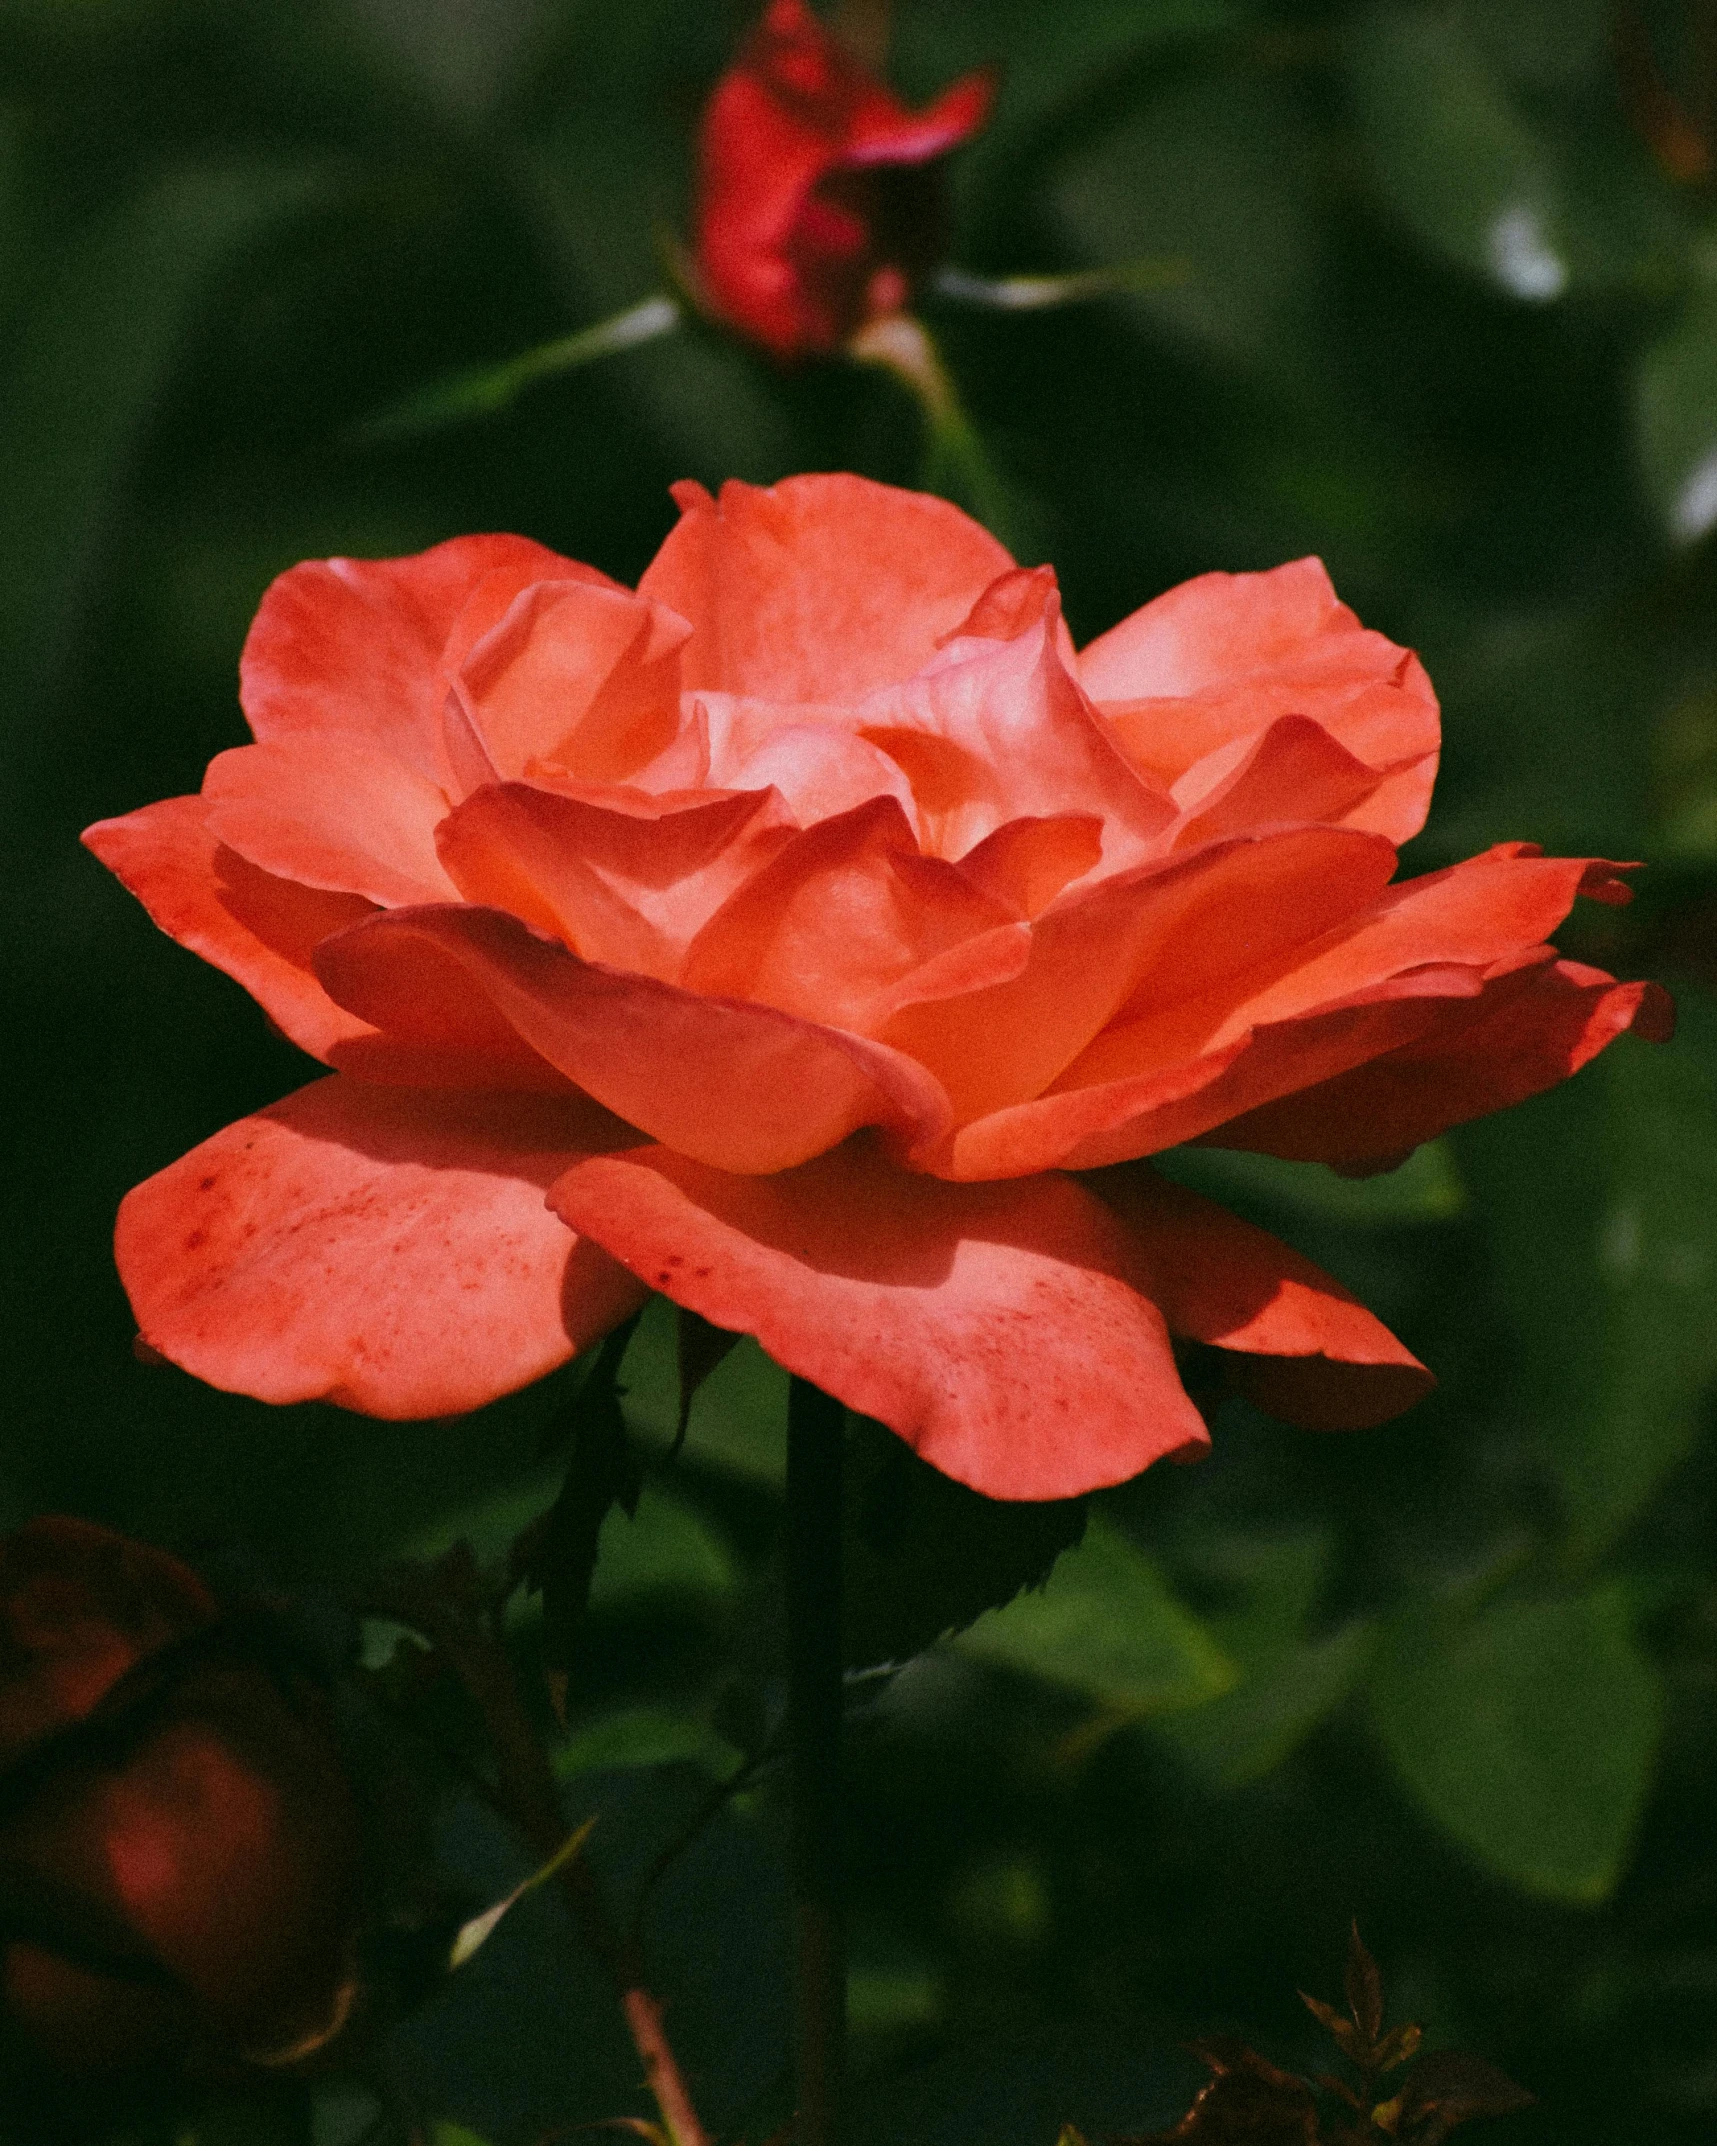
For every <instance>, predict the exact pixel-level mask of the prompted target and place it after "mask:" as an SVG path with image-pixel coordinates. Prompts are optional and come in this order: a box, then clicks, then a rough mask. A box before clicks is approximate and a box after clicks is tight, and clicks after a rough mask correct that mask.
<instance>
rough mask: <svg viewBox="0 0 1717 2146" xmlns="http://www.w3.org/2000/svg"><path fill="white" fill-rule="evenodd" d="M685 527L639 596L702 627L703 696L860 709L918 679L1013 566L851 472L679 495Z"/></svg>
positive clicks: (697, 674) (939, 516) (966, 528)
mask: <svg viewBox="0 0 1717 2146" xmlns="http://www.w3.org/2000/svg"><path fill="white" fill-rule="evenodd" d="M674 497H675V498H676V499H677V500H678V501H679V503H680V507H681V509H682V516H681V520H680V523H679V526H678V527H677V528H676V529H675V530H674V531H673V532H672V534H671V535H670V536H669V538H668V540H667V542H666V543H665V544H664V545H663V546H662V548H661V550H660V551H659V552H658V553H657V554H656V556H655V558H654V559H653V560H652V561H651V563H650V566H649V568H648V570H647V572H646V573H645V575H644V578H643V580H642V581H641V582H640V583H639V584H638V593H639V595H640V596H647V597H650V598H652V599H653V600H654V601H655V602H656V603H659V604H665V605H667V607H668V609H669V610H671V611H677V612H678V613H679V614H680V616H681V617H682V618H685V619H689V620H690V621H691V625H692V637H691V640H690V641H689V642H688V643H687V645H686V647H685V650H684V652H683V656H682V663H683V672H682V677H683V682H684V684H685V685H686V686H687V687H688V688H689V689H691V690H694V691H695V690H697V689H698V688H700V687H706V686H707V687H714V688H715V689H716V690H717V691H719V692H729V693H743V694H749V695H752V696H754V697H755V698H757V699H761V700H776V701H830V702H838V703H843V704H849V705H850V703H851V702H853V701H855V700H857V699H859V698H860V697H861V696H862V695H864V694H866V693H869V692H872V691H874V690H875V689H876V688H877V687H878V686H884V685H892V684H893V683H894V682H895V681H896V680H898V679H902V678H909V677H910V676H911V675H912V673H913V672H914V671H916V670H918V669H920V668H921V667H922V666H923V665H924V664H925V663H927V662H928V661H929V660H930V657H931V656H932V655H933V654H934V653H935V650H936V646H937V643H938V642H939V641H940V639H941V638H942V637H943V636H944V635H945V634H948V633H951V632H952V631H953V630H954V628H955V627H956V626H958V625H959V624H960V622H961V621H962V620H963V619H964V618H965V617H966V615H967V614H968V613H969V612H970V610H971V608H972V606H973V605H974V604H975V603H976V602H977V600H978V598H979V597H980V596H981V595H982V594H983V592H984V591H985V589H986V588H988V587H989V585H990V583H991V582H992V581H994V580H995V579H996V577H997V575H998V574H1002V573H1005V572H1006V571H1007V570H1008V569H1009V568H1010V567H1011V566H1012V565H1013V561H1012V560H1011V559H1010V558H1009V557H1008V554H1007V553H1006V552H1005V551H1004V550H1003V549H1002V547H1001V545H1000V544H998V543H997V542H996V540H995V538H994V537H993V536H991V535H990V534H989V532H988V531H987V530H985V529H982V528H980V527H979V525H978V524H977V523H976V522H975V521H973V520H971V518H970V517H969V516H967V515H964V514H962V513H961V512H960V510H959V508H958V507H952V506H950V505H949V504H948V503H947V501H946V500H942V499H933V498H931V497H929V496H928V495H927V494H925V493H921V492H901V491H896V490H895V489H894V488H893V486H891V485H886V484H873V483H871V482H870V481H869V479H868V478H864V477H852V476H846V475H841V474H835V475H829V476H808V477H788V478H786V479H785V480H784V481H783V482H782V483H780V484H777V485H774V486H771V487H770V488H769V489H767V490H759V489H758V488H757V487H755V486H753V485H749V484H740V483H737V482H734V483H729V484H724V485H723V486H722V488H721V498H720V500H719V501H717V500H714V499H711V497H710V496H709V494H708V493H707V492H706V491H704V489H703V487H702V486H701V485H691V484H682V485H676V486H675V488H674Z"/></svg>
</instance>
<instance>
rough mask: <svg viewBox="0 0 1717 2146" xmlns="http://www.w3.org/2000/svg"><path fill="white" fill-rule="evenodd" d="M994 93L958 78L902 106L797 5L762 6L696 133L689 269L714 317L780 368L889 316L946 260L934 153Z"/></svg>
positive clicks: (799, 0) (792, 0)
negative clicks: (917, 106) (916, 108)
mask: <svg viewBox="0 0 1717 2146" xmlns="http://www.w3.org/2000/svg"><path fill="white" fill-rule="evenodd" d="M993 92H994V83H993V79H992V77H991V76H990V75H988V74H973V75H966V76H964V77H963V78H962V79H961V80H960V81H958V82H956V83H954V84H952V85H951V86H950V87H949V88H948V89H946V90H944V91H943V93H942V94H941V96H940V97H938V98H937V99H936V101H935V102H934V103H933V104H931V105H928V106H926V108H925V109H924V110H923V111H922V112H913V111H909V110H908V109H907V107H906V106H905V105H903V104H902V103H901V102H900V101H899V99H898V98H896V97H895V96H893V95H892V94H891V93H890V92H889V90H888V89H887V88H885V87H884V85H883V84H882V83H880V82H878V81H876V80H874V79H873V78H872V77H871V76H870V75H869V74H867V73H866V72H865V70H864V68H863V67H861V66H860V64H859V63H858V61H857V60H856V59H855V58H854V57H853V56H852V54H851V53H849V52H848V51H847V49H846V47H845V46H844V45H843V44H842V43H841V42H840V40H839V39H838V38H836V37H834V36H833V35H831V34H830V32H829V31H828V30H827V29H825V28H824V26H823V25H822V23H820V22H819V21H818V20H817V18H816V16H815V15H813V14H812V12H811V10H810V9H809V8H808V7H807V6H806V5H805V0H770V4H769V5H768V7H767V8H766V9H765V10H764V14H763V19H762V21H761V22H760V23H759V24H758V25H757V28H756V29H755V30H754V31H753V32H752V34H751V36H750V37H749V38H748V39H747V41H746V43H745V46H744V48H743V49H742V50H741V52H740V54H739V56H738V58H737V59H736V60H735V61H734V63H733V65H732V66H731V67H730V68H729V69H728V71H727V73H726V74H724V75H723V76H722V78H721V80H720V81H719V82H718V83H717V84H716V87H715V89H714V91H713V92H712V94H711V96H710V100H709V103H708V105H707V106H706V108H705V110H704V115H703V121H702V124H701V127H700V129H699V134H698V153H697V184H696V202H695V210H694V260H693V267H694V270H695V274H696V279H697V282H698V285H699V291H700V296H701V297H702V298H703V300H704V302H705V304H706V305H707V306H708V308H709V310H710V311H711V312H712V313H713V314H715V315H716V317H717V318H718V319H721V320H724V321H726V322H727V323H728V325H729V326H731V327H733V328H736V329H738V331H739V332H740V333H741V334H742V335H746V336H749V337H751V338H752V339H753V340H754V341H756V342H759V343H762V344H763V345H764V346H765V347H766V348H767V349H769V350H771V351H773V352H774V353H775V355H776V356H777V357H781V358H795V357H802V356H805V355H807V354H809V353H811V352H816V351H831V350H836V349H838V348H839V347H840V346H841V344H843V343H844V342H845V341H846V340H847V338H848V337H849V336H851V335H852V334H853V333H854V332H855V330H857V329H859V328H861V327H863V326H864V325H865V324H866V322H867V321H871V320H876V319H880V318H883V317H884V316H886V315H888V314H891V313H898V312H899V311H900V310H901V308H902V307H903V306H904V305H905V304H906V303H907V301H908V299H909V298H910V297H911V295H912V292H913V289H914V288H915V286H916V285H917V284H918V282H919V281H920V280H921V278H922V277H923V276H924V275H925V274H926V273H927V272H928V271H929V270H930V269H931V268H933V267H934V266H935V265H936V261H937V258H938V256H939V254H940V252H941V248H942V244H943V240H944V236H945V229H944V226H945V221H946V218H945V200H944V177H945V174H944V172H943V170H942V168H941V159H942V158H943V157H945V156H946V155H947V153H948V152H949V151H950V150H951V149H954V148H957V147H958V146H959V144H960V143H961V142H963V141H965V140H967V139H968V138H969V137H970V136H971V135H973V134H975V133H976V132H977V131H978V129H979V128H980V127H982V125H983V124H984V121H985V119H986V118H987V117H988V116H989V109H990V103H991V99H992V96H993Z"/></svg>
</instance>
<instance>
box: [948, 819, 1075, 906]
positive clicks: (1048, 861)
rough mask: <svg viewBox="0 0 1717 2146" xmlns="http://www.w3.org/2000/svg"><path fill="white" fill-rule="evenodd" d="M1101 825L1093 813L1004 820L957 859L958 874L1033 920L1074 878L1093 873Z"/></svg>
mask: <svg viewBox="0 0 1717 2146" xmlns="http://www.w3.org/2000/svg"><path fill="white" fill-rule="evenodd" d="M1102 854H1103V823H1102V821H1101V820H1100V819H1098V818H1097V817H1096V816H1095V814H1092V813H1081V812H1062V813H1052V814H1048V815H1045V816H1043V817H1033V818H1027V819H1018V820H1006V821H1004V822H1003V824H1002V825H1001V826H1000V827H998V828H997V829H996V830H995V832H994V833H993V834H988V835H986V836H985V837H984V839H983V840H982V841H981V842H979V843H976V844H975V845H974V846H973V847H972V848H971V849H969V850H967V852H966V854H965V855H964V856H963V857H962V858H961V859H960V869H961V871H962V872H964V873H965V874H966V875H967V877H968V878H970V879H975V880H976V881H977V883H978V884H979V886H981V887H984V888H987V889H988V890H989V892H990V893H992V894H994V895H995V896H996V897H997V899H998V900H1000V901H1004V902H1006V903H1007V904H1008V906H1009V907H1010V908H1012V909H1015V910H1017V911H1018V913H1019V914H1020V915H1021V916H1022V917H1034V916H1036V915H1037V914H1038V913H1039V911H1040V910H1044V909H1047V908H1048V907H1049V905H1050V903H1051V902H1052V901H1054V899H1055V897H1056V896H1057V895H1058V894H1059V893H1060V892H1061V891H1062V889H1063V888H1064V887H1066V886H1067V885H1068V884H1069V883H1070V882H1071V881H1073V880H1075V879H1083V878H1084V876H1085V874H1086V873H1087V872H1089V871H1092V870H1094V869H1095V868H1096V865H1097V863H1098V861H1099V860H1100V858H1101V857H1102Z"/></svg>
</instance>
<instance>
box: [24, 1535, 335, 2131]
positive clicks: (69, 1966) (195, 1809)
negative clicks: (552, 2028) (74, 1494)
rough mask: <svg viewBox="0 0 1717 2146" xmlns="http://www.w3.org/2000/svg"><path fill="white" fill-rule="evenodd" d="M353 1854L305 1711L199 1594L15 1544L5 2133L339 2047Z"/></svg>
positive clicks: (164, 1562) (47, 1542)
mask: <svg viewBox="0 0 1717 2146" xmlns="http://www.w3.org/2000/svg"><path fill="white" fill-rule="evenodd" d="M358 1831H359V1827H358V1817H357V1811H356V1805H355V1803H354V1800H353V1796H352V1792H351V1790H350V1788H349V1787H348V1785H347V1783H346V1779H345V1776H344V1774H343V1772H342V1770H341V1767H340V1763H339V1760H338V1758H337V1756H336V1754H335V1750H334V1747H333V1744H332V1742H331V1740H330V1738H329V1736H328V1733H327V1730H326V1728H325V1726H324V1724H323V1723H322V1720H321V1718H320V1714H319V1713H318V1711H317V1710H316V1706H315V1703H314V1698H313V1695H312V1694H311V1693H309V1692H308V1691H306V1690H303V1689H299V1688H296V1687H293V1686H289V1685H287V1684H284V1683H282V1682H281V1681H280V1680H278V1679H277V1677H276V1676H275V1675H274V1674H273V1673H271V1671H270V1670H269V1669H267V1668H265V1667H264V1666H263V1665H262V1664H261V1663H259V1662H258V1661H256V1660H255V1659H253V1658H251V1657H250V1656H248V1655H247V1654H246V1653H245V1652H244V1651H243V1650H242V1649H241V1648H239V1647H237V1646H236V1645H235V1644H234V1643H233V1635H231V1634H230V1633H229V1632H228V1631H227V1630H226V1629H225V1628H223V1627H222V1625H221V1621H220V1613H219V1611H218V1610H217V1608H216V1605H215V1603H214V1601H213V1600H212V1599H211V1597H210V1596H209V1594H208V1592H207V1590H206V1589H205V1588H204V1587H203V1585H202V1583H201V1581H200V1580H198V1579H197V1577H196V1576H195V1574H193V1573H191V1572H188V1571H187V1570H186V1569H185V1567H184V1566H183V1565H181V1564H179V1563H177V1562H176V1560H174V1559H173V1558H170V1557H168V1556H167V1555H166V1554H165V1553H164V1552H162V1551H160V1550H156V1549H152V1548H150V1547H149V1546H148V1545H147V1544H145V1543H137V1542H128V1541H127V1540H126V1539H125V1538H124V1537H123V1536H120V1535H114V1534H110V1533H109V1532H108V1530H107V1529H105V1528H99V1527H92V1526H90V1525H89V1524H88V1523H87V1522H84V1521H80V1520H67V1519H43V1520H34V1521H32V1522H31V1523H30V1525H29V1526H28V1527H25V1528H21V1529H19V1530H18V1532H17V1533H15V1534H12V1535H8V1536H5V1537H3V1538H0V2075H3V2076H4V2078H5V2080H6V2095H5V2110H4V2113H5V2115H6V2116H7V2117H9V2118H19V2117H22V2116H23V2115H25V2114H26V2113H28V2114H29V2116H30V2117H31V2119H32V2120H33V2121H37V2122H45V2121H48V2120H50V2119H52V2118H59V2117H72V2116H90V2115H92V2114H93V2113H94V2112H95V2111H96V2110H97V2109H98V2108H99V2107H100V2106H102V2105H103V2103H104V2101H105V2100H106V2099H107V2097H108V2096H110V2095H128V2094H134V2093H135V2092H136V2091H137V2090H138V2089H140V2088H144V2087H147V2086H150V2085H156V2086H159V2085H161V2084H164V2083H165V2082H167V2081H168V2080H170V2079H171V2078H172V2077H173V2076H174V2075H175V2073H176V2072H177V2071H178V2070H179V2069H180V2068H181V2067H182V2066H183V2065H185V2064H186V2063H187V2062H194V2063H197V2064H200V2065H201V2066H203V2067H204V2068H208V2067H213V2068H214V2069H216V2070H224V2069H226V2068H228V2067H230V2066H231V2065H233V2064H236V2063H242V2062H243V2061H245V2060H246V2059H250V2060H255V2061H264V2062H268V2063H279V2062H281V2061H283V2060H286V2059H288V2058H289V2057H291V2056H292V2055H293V2054H294V2053H295V2052H296V2051H297V2050H299V2049H301V2048H308V2047H312V2046H315V2045H318V2044H320V2043H321V2042H322V2041H323V2040H325V2039H327V2038H328V2037H329V2036H331V2034H332V2033H333V2032H334V2031H336V2030H337V2029H338V2028H339V2026H340V2025H341V2024H342V2023H343V2020H344V2017H345V2013H346V2010H347V2008H348V2005H349V2001H350V2000H349V1995H348V1992H349V1988H350V1983H349V1979H348V1978H349V1968H350V1962H349V1959H348V1953H349V1950H350V1946H351V1942H352V1939H353V1937H354V1934H355V1931H356V1927H357V1920H358V1902H359V1892H360V1860H359V1849H358ZM32 2135H33V2134H32Z"/></svg>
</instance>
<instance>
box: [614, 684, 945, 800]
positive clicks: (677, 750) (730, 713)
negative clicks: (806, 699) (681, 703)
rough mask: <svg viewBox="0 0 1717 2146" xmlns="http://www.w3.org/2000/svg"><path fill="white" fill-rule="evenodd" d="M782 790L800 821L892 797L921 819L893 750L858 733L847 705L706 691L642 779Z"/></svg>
mask: <svg viewBox="0 0 1717 2146" xmlns="http://www.w3.org/2000/svg"><path fill="white" fill-rule="evenodd" d="M669 777H672V778H674V779H683V780H688V781H692V782H700V783H708V784H710V785H712V786H713V787H715V788H717V789H723V790H765V789H774V790H778V791H779V792H780V793H781V795H782V797H783V798H785V799H786V801H787V804H788V807H789V808H790V810H791V811H792V814H793V817H794V819H795V820H797V821H798V823H799V825H800V826H801V827H809V826H811V825H813V824H814V823H815V822H816V821H818V820H827V819H832V818H833V817H834V816H835V814H837V813H840V812H850V811H851V810H852V809H853V807H854V806H855V805H863V804H867V803H868V802H869V801H870V800H871V799H872V798H874V797H892V798H894V799H896V800H897V801H898V802H899V804H900V805H901V807H902V809H903V810H904V811H905V812H906V814H907V817H908V818H909V819H910V820H911V821H912V823H913V825H914V826H916V825H917V808H916V805H915V804H914V801H913V795H912V784H911V782H910V781H909V779H908V777H907V775H906V774H905V773H904V772H903V770H902V769H901V768H900V767H899V765H898V764H897V763H896V762H895V761H894V760H892V759H890V757H889V756H888V754H887V753H886V752H883V751H881V750H879V748H878V747H877V746H875V745H873V744H871V743H869V742H868V741H867V740H866V739H864V738H861V737H859V736H858V735H857V733H856V731H855V730H854V729H853V718H852V715H851V712H850V711H849V710H847V709H845V708H817V707H806V706H804V705H802V704H798V703H794V704H790V705H787V706H783V705H781V704H779V703H778V702H775V701H765V700H746V699H742V698H740V697H739V696H737V695H735V694H731V693H700V694H698V695H697V696H696V698H695V700H694V701H693V703H692V707H691V714H690V719H689V721H688V722H687V723H686V725H685V727H684V728H683V730H682V731H681V734H680V736H679V738H678V739H677V740H676V741H675V745H674V747H673V748H672V749H671V750H670V751H669V752H668V753H665V754H663V755H662V757H661V758H660V759H659V760H658V761H657V762H656V763H655V764H654V765H653V766H652V767H649V768H646V769H645V770H644V772H643V775H642V777H641V779H642V780H643V781H645V782H648V783H652V784H654V783H656V782H659V781H661V780H663V779H664V778H669Z"/></svg>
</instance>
